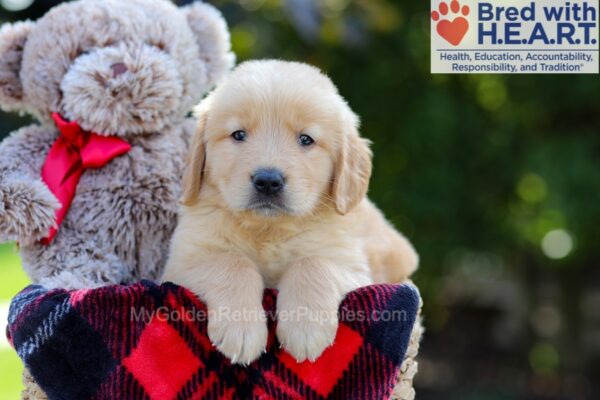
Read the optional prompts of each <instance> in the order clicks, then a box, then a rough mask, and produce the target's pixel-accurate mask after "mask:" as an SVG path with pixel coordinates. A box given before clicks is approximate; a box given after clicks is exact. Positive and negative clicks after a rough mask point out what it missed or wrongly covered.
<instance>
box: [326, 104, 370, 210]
mask: <svg viewBox="0 0 600 400" xmlns="http://www.w3.org/2000/svg"><path fill="white" fill-rule="evenodd" d="M349 112H350V115H349V116H348V117H347V122H346V125H345V132H343V139H342V146H341V149H340V153H339V155H338V159H337V162H336V166H335V175H334V178H333V199H334V201H335V209H336V211H337V212H338V213H339V214H341V215H345V214H347V213H348V212H350V211H351V210H352V209H353V208H354V207H356V206H357V205H358V204H359V203H360V202H361V201H362V199H363V198H364V197H365V196H366V194H367V190H368V189H369V179H370V178H371V169H372V164H371V157H372V154H371V150H370V148H369V143H370V142H369V141H368V140H366V139H363V138H361V137H360V136H359V134H358V124H359V122H358V117H356V115H354V113H352V112H351V111H349Z"/></svg>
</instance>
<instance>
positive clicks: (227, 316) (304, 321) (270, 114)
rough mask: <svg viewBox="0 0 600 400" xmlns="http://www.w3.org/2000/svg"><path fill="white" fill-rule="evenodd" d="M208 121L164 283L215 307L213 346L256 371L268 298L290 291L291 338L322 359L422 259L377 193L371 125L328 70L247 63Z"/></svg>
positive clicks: (218, 97)
mask: <svg viewBox="0 0 600 400" xmlns="http://www.w3.org/2000/svg"><path fill="white" fill-rule="evenodd" d="M198 116H199V125H198V130H197V132H196V136H195V137H194V140H193V144H192V148H191V159H190V162H189V165H188V167H187V171H186V173H185V177H184V194H183V198H182V207H181V210H180V220H179V225H178V227H177V229H176V231H175V234H174V237H173V239H172V243H171V253H170V257H169V261H168V263H167V269H166V272H165V275H164V277H163V280H164V281H171V282H174V283H177V284H180V285H183V286H185V287H187V288H189V289H190V290H192V291H193V292H194V293H196V294H197V295H198V296H199V297H200V298H201V299H202V300H203V301H205V302H206V304H207V307H208V310H209V320H208V334H209V336H210V339H211V340H212V342H213V343H214V345H215V346H217V348H218V349H219V350H220V351H221V352H223V353H224V354H225V355H226V356H228V357H229V358H231V359H232V361H233V362H237V363H243V364H246V363H250V362H252V361H253V360H255V359H256V358H258V357H259V356H260V355H261V353H262V352H263V351H264V349H265V346H266V344H267V326H266V323H265V319H264V311H263V308H262V303H261V302H262V296H263V290H264V289H265V287H272V288H277V289H278V290H279V297H278V300H277V318H278V326H277V336H278V338H279V341H280V342H281V344H282V345H283V346H284V347H285V349H286V350H287V351H288V352H289V353H291V354H292V355H293V356H294V357H295V358H296V359H297V360H299V361H302V360H306V359H309V360H314V359H315V358H317V357H318V356H319V355H320V354H321V353H322V352H323V350H325V349H326V348H327V347H328V346H330V345H331V344H332V342H333V340H334V338H335V335H336V330H337V326H338V315H337V311H338V305H339V304H340V302H341V300H342V299H343V297H344V296H345V294H346V293H348V292H349V291H352V290H354V289H356V288H358V287H360V286H364V285H368V284H370V283H372V282H393V281H400V280H403V279H405V278H406V277H407V276H408V275H410V274H411V273H412V272H413V271H414V270H415V269H416V267H417V262H418V259H417V255H416V253H415V251H414V250H413V248H412V246H411V245H410V243H409V242H408V241H407V240H406V239H405V238H404V237H403V236H401V235H400V234H399V233H398V232H396V231H395V230H394V228H393V227H392V226H391V225H390V224H389V223H388V222H387V221H386V220H385V219H384V217H383V215H382V214H381V213H380V212H379V211H378V210H377V208H376V207H375V206H374V205H373V204H372V203H371V202H369V200H368V199H367V198H366V197H365V195H366V193H367V188H368V184H369V177H370V175H371V152H370V150H369V142H368V141H367V140H365V139H362V138H361V137H360V136H359V134H358V130H357V128H358V118H357V116H356V115H355V114H354V113H353V112H352V111H351V109H350V108H349V106H348V105H347V103H346V102H345V101H344V99H343V98H342V97H341V96H340V95H339V94H338V91H337V89H336V87H335V86H334V85H333V83H332V82H331V81H330V80H329V78H327V77H326V76H325V75H323V74H322V73H321V72H319V70H318V69H316V68H314V67H311V66H308V65H305V64H301V63H294V62H283V61H251V62H246V63H244V64H242V65H240V66H239V67H237V68H236V69H235V70H234V71H233V72H232V73H231V74H230V75H229V76H228V77H227V78H226V80H225V81H224V82H223V83H222V84H221V85H220V86H219V87H218V88H217V89H216V90H215V91H214V92H212V93H211V94H210V95H209V96H208V97H207V98H206V100H205V101H203V103H202V104H201V105H200V106H199V108H198Z"/></svg>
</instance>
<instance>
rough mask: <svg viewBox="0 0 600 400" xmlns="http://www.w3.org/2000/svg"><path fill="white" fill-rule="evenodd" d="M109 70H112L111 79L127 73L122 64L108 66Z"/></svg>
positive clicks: (125, 67)
mask: <svg viewBox="0 0 600 400" xmlns="http://www.w3.org/2000/svg"><path fill="white" fill-rule="evenodd" d="M110 69H112V72H113V78H116V77H117V76H119V75H123V74H124V73H125V72H127V71H128V69H127V66H126V65H125V64H124V63H122V62H118V63H114V64H113V65H111V66H110Z"/></svg>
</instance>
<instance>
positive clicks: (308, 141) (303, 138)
mask: <svg viewBox="0 0 600 400" xmlns="http://www.w3.org/2000/svg"><path fill="white" fill-rule="evenodd" d="M298 143H300V145H301V146H304V147H308V146H311V145H313V144H314V143H315V140H314V139H313V138H311V137H310V136H308V135H305V134H302V135H300V136H298Z"/></svg>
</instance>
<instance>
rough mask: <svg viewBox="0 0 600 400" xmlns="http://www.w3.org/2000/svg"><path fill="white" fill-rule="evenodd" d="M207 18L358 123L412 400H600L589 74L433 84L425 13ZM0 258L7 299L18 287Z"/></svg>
mask: <svg viewBox="0 0 600 400" xmlns="http://www.w3.org/2000/svg"><path fill="white" fill-rule="evenodd" d="M213 3H214V4H215V5H217V6H218V7H219V8H220V9H221V10H223V12H224V13H225V15H226V17H227V20H228V22H229V24H230V27H231V34H232V40H233V46H234V50H235V52H236V53H237V55H238V59H239V61H243V60H246V59H251V58H281V59H288V60H299V61H304V62H309V63H312V64H315V65H317V66H319V67H321V68H322V69H323V70H324V71H326V72H327V73H328V74H329V75H330V76H331V77H332V79H333V80H334V82H335V83H336V84H337V85H338V86H339V89H340V92H341V93H342V95H343V96H345V97H346V99H347V100H348V102H349V103H350V105H351V106H352V108H353V109H354V110H355V111H356V112H357V113H358V114H359V115H360V116H361V117H362V122H363V123H362V134H363V135H364V136H366V137H368V138H370V139H371V140H372V141H373V142H374V145H373V150H374V154H375V160H374V175H373V179H372V182H371V190H370V196H371V198H372V199H373V200H374V201H375V202H376V203H377V204H378V205H379V206H380V207H381V208H382V209H383V210H384V211H385V213H386V215H387V216H388V217H389V218H390V220H392V221H393V222H394V224H395V225H396V226H397V227H398V228H399V229H400V230H401V231H403V232H405V233H406V234H407V235H408V236H409V237H410V239H411V240H412V241H413V242H414V243H415V245H416V247H417V249H418V251H419V253H420V254H421V261H422V262H421V267H420V269H419V271H418V273H417V274H416V276H415V277H414V278H415V281H416V282H417V284H418V286H419V287H420V289H421V291H422V295H423V298H424V301H425V309H424V313H425V316H426V319H425V323H426V326H427V334H426V338H425V340H424V342H423V345H422V350H421V355H422V357H421V367H420V369H421V372H420V374H419V376H418V380H417V387H418V396H419V398H422V399H439V398H445V399H525V398H527V399H533V398H535V399H563V398H566V399H588V398H589V399H592V398H598V396H600V393H599V388H598V382H599V381H600V377H599V375H598V372H597V371H599V370H600V368H598V367H600V357H599V355H600V317H599V314H600V313H598V309H599V308H600V285H599V282H600V270H599V268H598V266H599V265H598V264H599V262H598V256H600V251H599V249H600V245H599V243H600V237H599V234H598V225H599V223H600V207H599V206H598V205H599V202H600V116H599V113H600V79H599V77H598V75H563V76H561V75H521V76H506V75H453V76H451V75H431V74H430V72H429V63H430V58H429V50H430V45H429V29H430V20H429V3H428V2H423V1H400V0H395V1H394V0H355V1H351V0H320V1H317V2H315V3H312V2H311V1H284V0H239V1H228V0H215V1H213ZM307 4H314V5H315V6H314V7H308V8H307ZM307 15H308V16H307ZM17 16H18V15H17ZM8 17H10V18H15V16H14V15H12V16H8ZM18 123H21V122H20V121H17V120H15V119H9V118H8V116H2V119H1V120H0V126H2V127H3V130H2V132H1V133H2V134H5V133H8V131H9V129H11V128H12V127H13V126H16V125H17V124H18ZM557 229H560V230H564V231H565V232H567V233H568V234H569V235H570V237H571V238H572V239H573V243H574V247H573V250H572V251H571V252H570V253H569V254H568V255H567V256H566V257H564V258H562V259H558V260H554V259H551V258H549V257H547V256H546V255H545V254H544V252H543V251H542V248H541V242H542V240H543V238H544V237H546V235H547V234H548V232H550V231H553V230H557ZM2 251H3V252H2V253H0V264H1V268H0V274H2V275H0V279H2V281H0V285H5V286H6V289H4V286H2V291H1V294H2V296H6V297H2V299H7V298H8V295H10V294H12V293H14V292H15V290H17V289H18V288H19V287H20V286H22V284H23V282H22V279H21V278H20V275H18V273H17V272H16V270H15V267H14V266H15V262H14V257H13V256H9V255H7V254H8V253H6V250H5V249H3V250H2ZM7 260H10V261H7ZM6 271H9V272H8V273H7V272H6ZM3 274H8V275H7V277H5V275H3ZM4 279H7V281H6V283H5V282H4ZM0 351H1V352H0V355H1V358H0V377H1V378H0V398H9V397H11V398H12V393H13V392H14V385H13V383H14V382H15V380H14V379H13V376H17V375H18V374H15V373H14V368H16V367H15V361H14V357H13V356H12V355H10V356H9V351H8V350H5V349H2V350H0ZM8 370H9V371H10V373H11V375H5V374H4V373H3V372H4V371H8ZM8 376H10V378H8ZM15 379H16V378H15ZM5 387H6V388H9V387H10V389H4V388H5ZM3 390H5V391H4V392H3ZM11 390H12V391H13V392H11ZM5 393H6V396H4V394H5ZM9 395H10V396H9Z"/></svg>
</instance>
